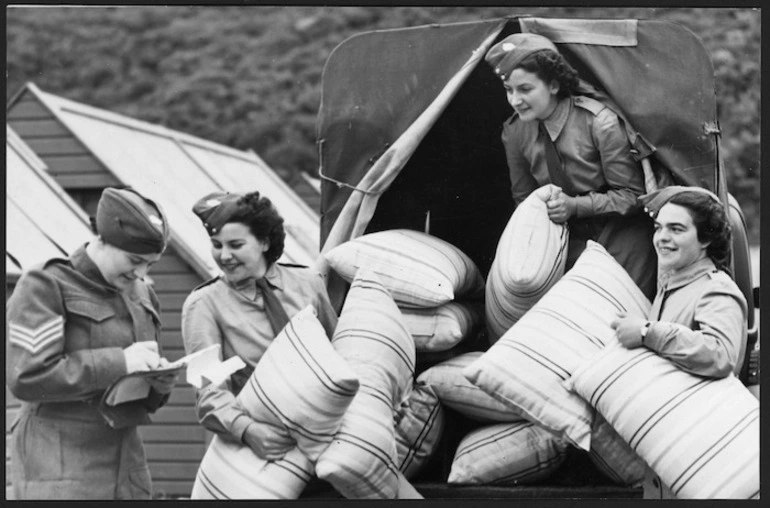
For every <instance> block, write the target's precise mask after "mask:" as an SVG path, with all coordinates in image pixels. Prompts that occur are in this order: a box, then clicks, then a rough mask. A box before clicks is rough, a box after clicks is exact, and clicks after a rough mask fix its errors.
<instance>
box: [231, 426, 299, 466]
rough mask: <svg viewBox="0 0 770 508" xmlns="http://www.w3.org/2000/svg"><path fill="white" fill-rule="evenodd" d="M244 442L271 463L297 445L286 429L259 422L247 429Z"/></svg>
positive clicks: (261, 457) (258, 455)
mask: <svg viewBox="0 0 770 508" xmlns="http://www.w3.org/2000/svg"><path fill="white" fill-rule="evenodd" d="M243 441H244V442H245V443H246V444H247V445H248V446H249V448H251V449H252V451H253V452H254V453H256V454H257V457H259V458H260V459H264V460H270V461H273V460H278V459H280V458H282V457H283V456H284V455H286V453H287V452H288V451H289V450H291V449H292V448H293V447H294V445H296V444H297V443H296V441H294V438H292V437H291V436H290V435H289V433H288V432H287V431H286V429H283V428H278V427H276V426H274V425H270V424H269V423H263V422H257V421H252V422H251V423H249V426H248V427H246V431H245V432H244V433H243Z"/></svg>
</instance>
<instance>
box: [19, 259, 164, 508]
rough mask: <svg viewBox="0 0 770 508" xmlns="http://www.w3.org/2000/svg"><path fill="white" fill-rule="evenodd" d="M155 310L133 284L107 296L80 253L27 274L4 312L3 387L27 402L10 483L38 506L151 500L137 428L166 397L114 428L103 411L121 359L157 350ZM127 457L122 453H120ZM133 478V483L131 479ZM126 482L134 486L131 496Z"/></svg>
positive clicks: (153, 398) (139, 407)
mask: <svg viewBox="0 0 770 508" xmlns="http://www.w3.org/2000/svg"><path fill="white" fill-rule="evenodd" d="M158 313H159V305H158V300H157V297H156V296H155V294H154V292H153V291H152V289H151V288H150V287H149V286H148V285H147V284H146V283H145V282H143V281H139V280H138V281H137V282H136V284H135V286H134V291H132V292H131V293H130V294H128V293H121V292H119V291H118V290H117V289H115V288H113V287H112V286H109V285H108V284H107V282H106V281H105V280H104V278H103V277H102V275H101V273H100V272H99V269H98V268H97V267H96V265H95V264H94V263H93V261H92V260H91V258H90V257H89V256H88V255H87V253H86V251H85V246H83V247H80V248H79V249H78V250H77V251H75V252H74V253H73V254H72V255H71V256H70V257H69V258H67V259H53V260H50V261H48V262H47V263H45V264H44V265H42V266H39V267H36V268H32V269H30V270H29V271H27V272H25V273H24V274H23V275H22V276H21V278H20V279H19V282H18V284H17V286H16V288H15V289H14V291H13V294H12V295H11V297H10V299H9V300H8V303H7V321H6V326H7V329H6V332H7V337H8V343H7V352H6V382H7V384H8V387H9V389H10V390H11V392H12V393H13V394H14V395H15V396H16V397H17V398H19V399H20V400H21V401H22V408H21V410H20V412H19V417H18V419H17V421H16V422H15V423H14V425H13V428H14V440H13V445H12V461H13V466H14V467H13V483H14V489H15V490H16V492H17V493H18V495H19V496H21V497H22V498H23V497H28V496H32V497H35V498H38V499H44V498H47V497H54V498H60V499H62V498H73V497H74V498H84V497H85V498H92V497H98V498H113V497H123V496H127V497H134V496H135V495H138V496H139V497H146V496H147V495H149V492H150V482H149V473H148V471H147V465H146V461H145V458H144V451H143V449H142V445H141V442H140V441H139V439H138V435H137V433H136V428H135V425H136V424H141V423H147V422H148V421H149V419H148V416H147V414H148V412H152V411H154V410H155V409H157V408H158V407H159V406H160V405H161V404H163V403H164V402H165V400H166V399H167V396H161V395H160V394H158V393H157V392H154V391H152V392H151V395H150V397H149V398H148V399H146V400H144V401H138V402H136V403H134V404H133V406H132V407H131V408H130V411H128V412H127V413H126V414H125V415H124V416H126V417H127V418H128V419H129V423H131V422H133V423H134V425H129V426H128V427H127V428H125V429H113V428H111V427H109V426H108V425H107V423H106V421H105V419H104V418H103V417H102V415H101V413H100V412H99V409H98V405H99V401H100V400H101V397H102V395H103V393H104V390H105V389H106V388H107V387H108V386H109V385H110V384H111V383H112V382H113V381H115V380H116V379H117V378H118V377H120V376H122V375H124V374H126V362H125V357H124V353H123V349H124V348H126V347H128V346H130V345H131V344H132V343H134V342H136V341H144V340H153V341H157V340H158V337H159V333H160V320H159V317H158ZM121 450H122V451H121ZM129 473H131V474H129ZM129 477H131V478H133V480H132V481H133V483H134V484H138V491H137V490H136V489H133V490H132V488H130V487H127V485H129V483H130V482H129Z"/></svg>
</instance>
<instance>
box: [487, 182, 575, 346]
mask: <svg viewBox="0 0 770 508" xmlns="http://www.w3.org/2000/svg"><path fill="white" fill-rule="evenodd" d="M553 188H554V186H553V185H550V184H548V185H545V186H543V187H541V188H539V189H537V190H536V191H535V192H533V193H532V194H530V195H529V197H527V199H525V200H524V201H522V202H521V204H520V205H519V206H517V207H516V210H514V212H513V215H511V218H510V219H509V220H508V225H507V226H506V227H505V229H504V230H503V233H502V235H501V236H500V240H499V241H498V244H497V251H496V252H495V258H494V260H493V261H492V266H491V267H490V269H489V275H488V276H487V284H486V300H485V306H486V308H485V311H486V318H487V329H488V330H489V339H490V341H491V342H495V341H497V339H499V338H500V337H501V336H502V335H503V334H504V333H505V332H506V331H507V330H508V329H509V328H510V327H511V326H513V324H514V323H516V321H518V320H519V319H520V318H521V316H523V315H524V313H525V312H527V311H528V310H529V309H530V308H532V306H533V305H534V304H535V303H537V301H538V300H539V299H540V298H541V297H542V296H543V295H544V294H545V293H546V292H547V291H548V290H549V289H550V288H551V287H552V286H553V285H554V284H555V283H556V281H558V280H559V278H561V276H562V275H563V274H564V266H565V263H566V261H567V243H568V239H569V233H568V229H567V227H566V226H565V225H563V224H555V223H554V222H551V219H549V218H548V210H547V208H546V204H545V203H546V201H547V200H548V198H549V197H550V195H551V192H552V189H553Z"/></svg>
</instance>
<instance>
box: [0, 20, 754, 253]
mask: <svg viewBox="0 0 770 508" xmlns="http://www.w3.org/2000/svg"><path fill="white" fill-rule="evenodd" d="M514 14H533V15H542V16H549V17H559V16H563V17H570V16H577V17H586V18H591V17H594V18H607V17H612V18H647V19H667V20H671V21H676V22H679V23H682V24H684V25H685V26H687V27H689V28H690V29H691V30H692V31H693V32H695V33H696V34H697V35H699V36H700V37H701V38H702V39H703V41H704V43H705V45H706V47H707V48H708V50H709V51H710V53H711V55H712V59H713V62H714V67H715V72H716V77H717V87H718V89H717V96H718V101H719V106H720V121H721V128H722V132H723V139H724V141H723V149H724V154H723V155H724V158H725V161H726V166H727V167H728V168H729V171H728V183H729V188H730V190H731V192H732V193H733V194H734V195H735V196H736V198H737V199H738V200H739V202H740V203H741V206H742V207H743V210H744V212H745V214H746V216H747V220H748V222H749V228H750V230H751V231H750V234H751V238H752V242H753V243H756V242H758V239H759V171H760V168H759V146H760V143H759V136H760V132H759V130H760V122H759V111H760V53H759V51H760V19H761V16H760V12H759V10H758V9H708V8H698V9H692V8H588V7H558V8H557V7H551V8H526V9H525V8H513V7H508V8H503V7H321V6H291V7H276V6H245V7H234V6H229V7H216V6H131V7H101V8H96V7H80V8H74V7H53V6H52V7H40V6H38V7H12V8H9V9H7V10H6V15H7V18H6V20H7V21H6V23H7V25H6V28H7V55H6V57H7V91H6V99H9V98H10V97H12V96H13V94H15V93H16V92H17V91H18V90H19V89H20V88H21V87H22V86H23V85H24V84H25V83H26V82H28V81H32V82H34V83H35V84H36V85H38V86H39V87H40V88H41V89H43V90H44V91H47V92H51V93H55V94H58V95H61V96H64V97H67V98H69V99H73V100H76V101H80V102H84V103H87V104H90V105H94V106H97V107H101V108H105V109H110V110H113V111H116V112H119V113H123V114H126V115H129V116H133V117H136V118H140V119H143V120H147V121H150V122H154V123H160V124H163V125H166V126H168V127H170V128H172V129H177V130H180V131H183V132H187V133H190V134H193V135H197V136H200V137H203V138H207V139H211V140H214V141H217V142H220V143H223V144H226V145H230V146H234V147H237V148H241V149H253V150H254V151H255V152H257V153H258V154H260V156H261V157H262V158H264V159H265V160H266V161H267V162H268V164H270V165H271V166H272V167H273V168H274V169H276V170H277V171H278V172H279V173H281V174H282V175H283V176H285V177H287V178H288V177H290V176H291V173H292V172H294V171H306V172H308V173H310V174H316V173H317V161H318V156H317V152H316V147H315V122H316V115H317V113H318V107H319V104H320V83H321V74H322V71H323V66H324V63H325V61H326V59H327V57H328V56H329V54H330V52H331V51H332V50H333V49H334V47H335V46H336V45H337V44H339V43H340V42H342V41H343V40H344V39H346V38H347V37H349V36H351V35H353V34H355V33H358V32H362V31H367V30H373V29H384V28H397V27H404V26H415V25H422V24H427V23H447V22H458V21H467V20H477V19H489V18H494V17H498V16H504V15H514Z"/></svg>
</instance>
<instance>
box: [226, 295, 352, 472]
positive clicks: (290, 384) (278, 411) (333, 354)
mask: <svg viewBox="0 0 770 508" xmlns="http://www.w3.org/2000/svg"><path fill="white" fill-rule="evenodd" d="M358 389H359V379H358V374H357V373H356V372H355V370H354V369H352V368H351V366H350V365H348V363H347V362H346V361H345V360H344V359H343V358H342V356H341V355H340V354H339V353H337V351H335V350H334V348H333V347H332V345H331V343H330V342H329V339H328V337H327V336H326V332H325V331H324V328H323V325H321V323H320V321H318V318H317V317H316V316H315V314H314V312H313V308H312V307H311V306H308V307H306V308H304V309H303V310H301V311H300V312H298V313H297V314H295V315H294V317H293V318H292V319H291V320H290V321H289V324H288V325H287V326H286V327H285V328H284V329H283V331H281V333H280V334H278V336H277V337H276V338H275V340H273V342H272V343H271V344H270V346H269V347H268V348H267V350H266V351H265V354H264V355H263V356H262V358H261V359H260V361H259V363H257V366H256V367H255V369H254V372H253V373H252V374H251V377H250V378H249V380H248V382H247V383H246V385H245V386H244V387H243V389H242V390H241V392H240V393H239V394H238V396H237V397H236V398H237V400H238V402H239V403H240V404H241V406H242V407H243V408H244V409H245V410H246V411H247V412H248V413H249V414H250V415H251V417H252V418H254V419H255V420H257V421H264V422H267V423H270V424H273V425H278V426H282V427H285V428H286V429H287V430H288V431H289V433H290V434H291V436H292V437H293V438H294V439H295V440H296V441H297V447H298V448H299V449H300V450H301V451H302V452H303V453H304V454H305V455H306V456H307V457H308V458H309V459H310V460H311V461H313V460H316V459H317V458H318V456H319V455H320V454H321V452H322V451H323V450H324V449H325V448H326V447H327V446H328V445H329V443H330V442H331V440H332V438H333V437H334V435H335V433H336V432H337V430H338V429H339V427H340V425H341V423H342V418H343V416H344V414H345V412H346V411H347V409H348V407H349V406H350V404H351V403H352V401H353V398H354V397H355V395H356V392H357V390H358Z"/></svg>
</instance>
